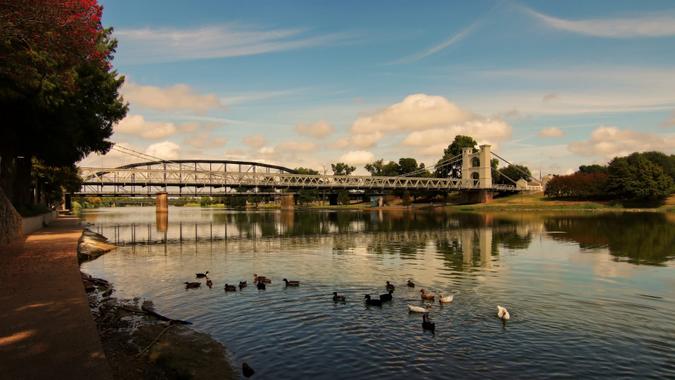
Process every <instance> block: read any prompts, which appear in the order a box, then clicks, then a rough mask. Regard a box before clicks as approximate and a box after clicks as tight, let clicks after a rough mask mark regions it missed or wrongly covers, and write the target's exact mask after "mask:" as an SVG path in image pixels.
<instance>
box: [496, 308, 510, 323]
mask: <svg viewBox="0 0 675 380" xmlns="http://www.w3.org/2000/svg"><path fill="white" fill-rule="evenodd" d="M497 317H499V319H501V320H502V321H508V320H509V319H511V315H510V314H509V311H508V310H506V308H505V307H503V306H499V305H497Z"/></svg>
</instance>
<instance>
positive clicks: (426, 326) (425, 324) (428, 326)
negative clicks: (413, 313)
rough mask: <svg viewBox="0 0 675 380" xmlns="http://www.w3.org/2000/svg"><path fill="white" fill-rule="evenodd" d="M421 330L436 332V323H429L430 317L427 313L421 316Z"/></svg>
mask: <svg viewBox="0 0 675 380" xmlns="http://www.w3.org/2000/svg"><path fill="white" fill-rule="evenodd" d="M422 329H423V330H429V331H431V332H435V331H436V323H434V322H432V321H431V317H429V313H424V314H422Z"/></svg>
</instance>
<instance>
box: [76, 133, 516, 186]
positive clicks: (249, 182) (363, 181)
mask: <svg viewBox="0 0 675 380" xmlns="http://www.w3.org/2000/svg"><path fill="white" fill-rule="evenodd" d="M461 159H462V178H430V177H412V176H397V177H385V176H352V175H349V176H336V175H309V174H298V173H297V172H295V171H294V170H291V169H288V168H284V167H281V166H275V165H268V164H262V163H256V162H246V161H210V160H181V161H153V162H144V163H138V164H132V165H126V166H122V167H118V168H87V167H82V168H80V176H81V178H82V181H83V182H82V188H81V190H80V192H79V193H77V194H78V195H98V196H152V195H154V194H156V193H168V195H171V196H180V195H190V196H193V195H197V196H199V195H205V196H211V195H213V196H223V195H236V194H241V192H242V191H249V192H253V193H267V194H279V193H282V192H288V191H297V190H302V189H318V190H326V191H332V192H334V191H336V190H361V191H364V192H367V193H371V194H381V193H383V192H386V191H393V190H418V191H419V190H426V191H451V190H474V191H517V189H516V187H515V186H510V185H497V184H493V183H492V173H491V166H490V159H491V153H490V146H489V145H484V146H481V150H480V151H479V152H476V153H473V152H472V151H471V149H468V150H465V152H464V153H463V155H462V157H461Z"/></svg>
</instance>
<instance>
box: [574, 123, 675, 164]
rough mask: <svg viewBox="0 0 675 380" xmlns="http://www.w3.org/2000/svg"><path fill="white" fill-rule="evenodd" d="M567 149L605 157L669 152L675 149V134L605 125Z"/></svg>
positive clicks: (577, 152) (576, 152)
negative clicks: (587, 138)
mask: <svg viewBox="0 0 675 380" xmlns="http://www.w3.org/2000/svg"><path fill="white" fill-rule="evenodd" d="M568 149H569V150H570V151H571V152H572V153H575V154H579V155H583V156H600V157H604V158H607V159H609V158H612V157H615V156H625V155H627V154H630V153H633V152H645V151H650V150H658V151H662V152H666V153H671V152H673V151H675V136H672V135H663V136H662V135H656V134H652V133H644V132H635V131H631V130H627V129H619V128H616V127H611V126H605V127H599V128H596V129H595V130H594V131H593V132H592V133H591V138H590V139H589V140H587V141H577V142H573V143H570V144H569V145H568Z"/></svg>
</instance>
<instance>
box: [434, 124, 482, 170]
mask: <svg viewBox="0 0 675 380" xmlns="http://www.w3.org/2000/svg"><path fill="white" fill-rule="evenodd" d="M464 148H472V149H473V150H474V152H475V151H477V150H478V143H477V142H476V140H474V139H473V137H471V136H464V135H457V136H455V139H454V140H453V141H452V143H451V144H450V145H448V147H447V148H445V150H443V157H441V159H440V160H438V163H437V164H436V165H437V167H436V172H435V174H436V177H442V178H444V177H455V178H460V177H461V176H462V161H461V160H460V161H457V162H455V163H454V164H452V165H443V161H445V160H447V159H449V158H452V157H455V156H459V155H461V154H462V149H464Z"/></svg>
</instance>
